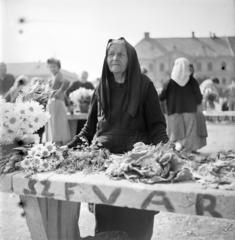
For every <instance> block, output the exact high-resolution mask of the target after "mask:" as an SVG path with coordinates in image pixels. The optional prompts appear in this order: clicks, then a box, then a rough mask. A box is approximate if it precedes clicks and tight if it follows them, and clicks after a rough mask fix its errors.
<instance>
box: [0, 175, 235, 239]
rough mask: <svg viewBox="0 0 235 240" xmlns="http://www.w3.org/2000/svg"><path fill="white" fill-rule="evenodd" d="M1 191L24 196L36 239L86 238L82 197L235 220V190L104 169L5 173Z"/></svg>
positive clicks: (124, 205) (110, 203)
mask: <svg viewBox="0 0 235 240" xmlns="http://www.w3.org/2000/svg"><path fill="white" fill-rule="evenodd" d="M0 180H1V185H0V190H1V191H5V192H14V193H16V194H18V195H20V198H21V200H22V201H23V202H24V210H25V213H26V220H27V224H28V227H29V230H30V232H31V236H32V239H33V240H55V239H56V240H64V239H66V240H75V239H81V238H80V234H79V229H78V224H77V223H78V218H79V210H80V202H91V203H96V204H106V205H113V206H120V207H129V208H136V209H145V210H154V211H167V212H172V213H183V214H191V215H201V216H211V217H216V218H228V219H235V204H234V203H235V191H226V190H220V189H212V188H204V187H203V186H202V185H201V184H199V183H196V182H184V183H166V184H153V185H148V184H143V183H134V182H130V181H127V180H112V179H110V178H109V177H108V176H106V175H105V174H104V173H94V174H87V175H86V174H83V173H82V172H76V173H74V174H57V173H55V172H47V173H40V174H35V175H33V176H32V177H31V178H27V177H26V176H25V173H23V172H14V173H11V174H6V175H2V176H1V178H0Z"/></svg>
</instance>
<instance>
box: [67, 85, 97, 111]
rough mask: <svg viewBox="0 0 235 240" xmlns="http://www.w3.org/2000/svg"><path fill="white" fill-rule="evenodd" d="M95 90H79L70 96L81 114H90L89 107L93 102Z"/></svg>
mask: <svg viewBox="0 0 235 240" xmlns="http://www.w3.org/2000/svg"><path fill="white" fill-rule="evenodd" d="M92 94H93V90H91V89H86V88H79V89H77V90H75V91H73V92H71V93H70V94H69V98H70V100H71V101H72V103H73V105H74V106H75V107H78V108H79V110H80V112H88V107H89V104H90V101H91V97H92Z"/></svg>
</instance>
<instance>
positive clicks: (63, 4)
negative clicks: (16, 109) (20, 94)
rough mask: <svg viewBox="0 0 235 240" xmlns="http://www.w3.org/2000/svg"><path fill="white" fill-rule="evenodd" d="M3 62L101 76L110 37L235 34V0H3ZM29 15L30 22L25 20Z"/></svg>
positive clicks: (135, 40)
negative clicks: (52, 61)
mask: <svg viewBox="0 0 235 240" xmlns="http://www.w3.org/2000/svg"><path fill="white" fill-rule="evenodd" d="M0 3H1V4H0V7H1V17H2V21H1V26H0V31H1V33H2V34H1V35H2V37H1V39H0V44H1V46H2V47H1V49H0V61H4V62H7V63H8V62H29V61H30V62H31V61H34V62H35V61H41V62H45V61H46V59H47V58H49V57H56V58H59V59H60V60H61V62H62V68H64V69H66V70H69V71H72V72H75V73H77V74H80V73H81V72H82V70H87V71H88V72H89V75H90V76H89V79H90V80H94V79H95V78H97V77H99V76H100V75H101V69H102V64H103V59H104V54H105V47H106V43H107V41H108V39H110V38H119V37H121V36H123V37H125V38H126V40H127V41H128V42H130V43H131V44H132V45H136V44H137V43H138V42H139V41H140V40H141V39H142V38H143V36H144V32H150V36H151V37H155V38H157V37H190V36H191V32H192V31H194V32H195V34H196V36H198V37H208V36H209V33H210V32H213V33H215V34H216V35H217V36H235V0H116V1H114V0H0ZM20 18H23V19H24V20H25V22H24V23H21V24H20V23H19V19H20Z"/></svg>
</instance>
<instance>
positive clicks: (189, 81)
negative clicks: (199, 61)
mask: <svg viewBox="0 0 235 240" xmlns="http://www.w3.org/2000/svg"><path fill="white" fill-rule="evenodd" d="M159 97H160V100H161V101H164V100H165V101H166V105H167V131H168V136H169V138H170V140H171V141H173V142H178V143H180V145H181V146H182V147H183V148H184V149H185V150H186V151H189V152H195V151H196V150H198V149H199V148H201V147H203V146H205V145H206V137H207V130H206V125H205V119H204V118H203V115H202V112H201V110H200V107H201V106H200V105H201V102H202V94H201V92H200V89H199V84H198V82H197V80H196V79H195V78H194V77H193V68H192V66H190V62H189V61H188V59H186V58H178V59H176V60H175V63H174V67H173V69H172V73H171V79H170V80H169V81H168V82H167V83H165V85H164V88H163V90H162V92H161V94H160V96H159Z"/></svg>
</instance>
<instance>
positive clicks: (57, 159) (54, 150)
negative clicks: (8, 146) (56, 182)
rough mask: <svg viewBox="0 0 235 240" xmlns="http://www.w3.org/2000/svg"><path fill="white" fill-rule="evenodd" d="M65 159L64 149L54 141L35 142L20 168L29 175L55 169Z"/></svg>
mask: <svg viewBox="0 0 235 240" xmlns="http://www.w3.org/2000/svg"><path fill="white" fill-rule="evenodd" d="M63 160H64V157H63V151H62V150H60V149H59V148H58V147H56V146H55V144H54V143H51V142H47V143H45V144H35V145H33V147H32V148H31V149H29V150H28V153H27V155H26V156H25V157H24V159H23V160H22V161H21V162H20V168H21V169H23V171H25V172H26V173H28V175H32V174H34V173H39V172H48V171H53V170H55V169H56V168H57V167H58V166H59V165H60V164H61V163H62V161H63Z"/></svg>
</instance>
